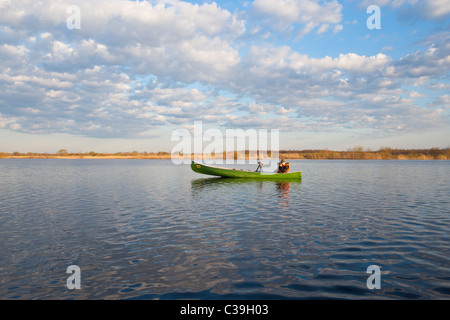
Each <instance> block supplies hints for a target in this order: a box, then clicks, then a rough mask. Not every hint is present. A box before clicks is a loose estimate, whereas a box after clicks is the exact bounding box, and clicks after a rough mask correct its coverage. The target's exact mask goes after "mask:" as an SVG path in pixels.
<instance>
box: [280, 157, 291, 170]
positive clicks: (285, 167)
mask: <svg viewBox="0 0 450 320" xmlns="http://www.w3.org/2000/svg"><path fill="white" fill-rule="evenodd" d="M288 172H289V162H286V160H284V159H282V160H281V162H280V163H279V164H278V173H288Z"/></svg>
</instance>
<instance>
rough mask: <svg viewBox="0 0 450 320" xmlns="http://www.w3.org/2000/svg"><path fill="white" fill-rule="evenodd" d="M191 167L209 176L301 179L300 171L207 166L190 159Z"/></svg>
mask: <svg viewBox="0 0 450 320" xmlns="http://www.w3.org/2000/svg"><path fill="white" fill-rule="evenodd" d="M191 169H192V170H193V171H195V172H197V173H202V174H207V175H210V176H218V177H226V178H252V179H301V178H302V173H301V172H300V171H298V172H288V173H272V172H255V171H249V170H237V169H227V168H219V167H213V166H207V165H204V164H200V163H196V162H194V161H192V163H191Z"/></svg>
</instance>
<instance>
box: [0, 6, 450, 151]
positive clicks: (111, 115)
mask: <svg viewBox="0 0 450 320" xmlns="http://www.w3.org/2000/svg"><path fill="white" fill-rule="evenodd" d="M374 5H375V6H377V7H378V8H379V15H377V12H376V11H371V10H369V11H368V8H372V7H371V6H374ZM0 12H1V14H0V152H14V151H19V152H50V153H54V152H56V151H58V150H60V149H66V150H68V151H69V152H89V151H96V152H119V151H122V152H125V151H134V150H136V151H139V152H143V151H148V152H158V151H166V152H170V151H171V149H172V148H173V146H174V144H176V141H172V140H173V139H172V133H173V132H174V131H176V130H178V129H180V128H187V129H189V128H192V127H193V125H194V122H195V121H201V122H202V124H203V127H204V128H205V129H207V128H214V129H219V130H223V131H225V130H226V129H244V130H247V129H255V130H258V129H267V130H274V129H277V130H279V132H280V134H279V137H280V141H279V146H280V149H282V150H288V149H291V150H304V149H325V148H327V149H330V150H347V149H349V148H352V147H355V146H363V147H365V148H370V149H372V150H378V149H379V148H382V147H391V148H405V149H411V148H431V147H438V148H447V147H450V121H449V116H450V77H449V75H450V72H449V71H450V0H421V1H418V0H362V1H353V0H347V1H344V0H320V1H319V0H248V1H216V2H213V1H178V0H167V1H127V0H42V1H34V0H30V1H28V0H0ZM375 23H378V25H379V27H380V28H373V27H374V26H375Z"/></svg>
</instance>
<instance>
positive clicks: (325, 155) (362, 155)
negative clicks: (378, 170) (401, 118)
mask: <svg viewBox="0 0 450 320" xmlns="http://www.w3.org/2000/svg"><path fill="white" fill-rule="evenodd" d="M280 158H287V159H315V160H326V159H349V160H450V149H449V148H446V149H440V148H431V149H391V148H388V147H386V148H381V149H380V150H377V151H372V150H370V149H367V150H364V148H363V147H354V148H351V149H348V150H347V151H332V150H301V151H295V150H283V151H280Z"/></svg>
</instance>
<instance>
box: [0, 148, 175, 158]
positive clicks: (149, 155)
mask: <svg viewBox="0 0 450 320" xmlns="http://www.w3.org/2000/svg"><path fill="white" fill-rule="evenodd" d="M170 157H171V155H170V153H168V152H147V151H144V152H138V151H132V152H115V153H104V152H95V151H90V152H68V151H67V150H66V149H61V150H59V151H57V152H56V153H47V152H46V153H36V152H27V153H21V152H18V151H16V152H12V153H7V152H0V158H37V159H53V158H60V159H65V158H70V159H93V158H98V159H100V158H110V159H120V158H125V159H127V158H133V159H170Z"/></svg>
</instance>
